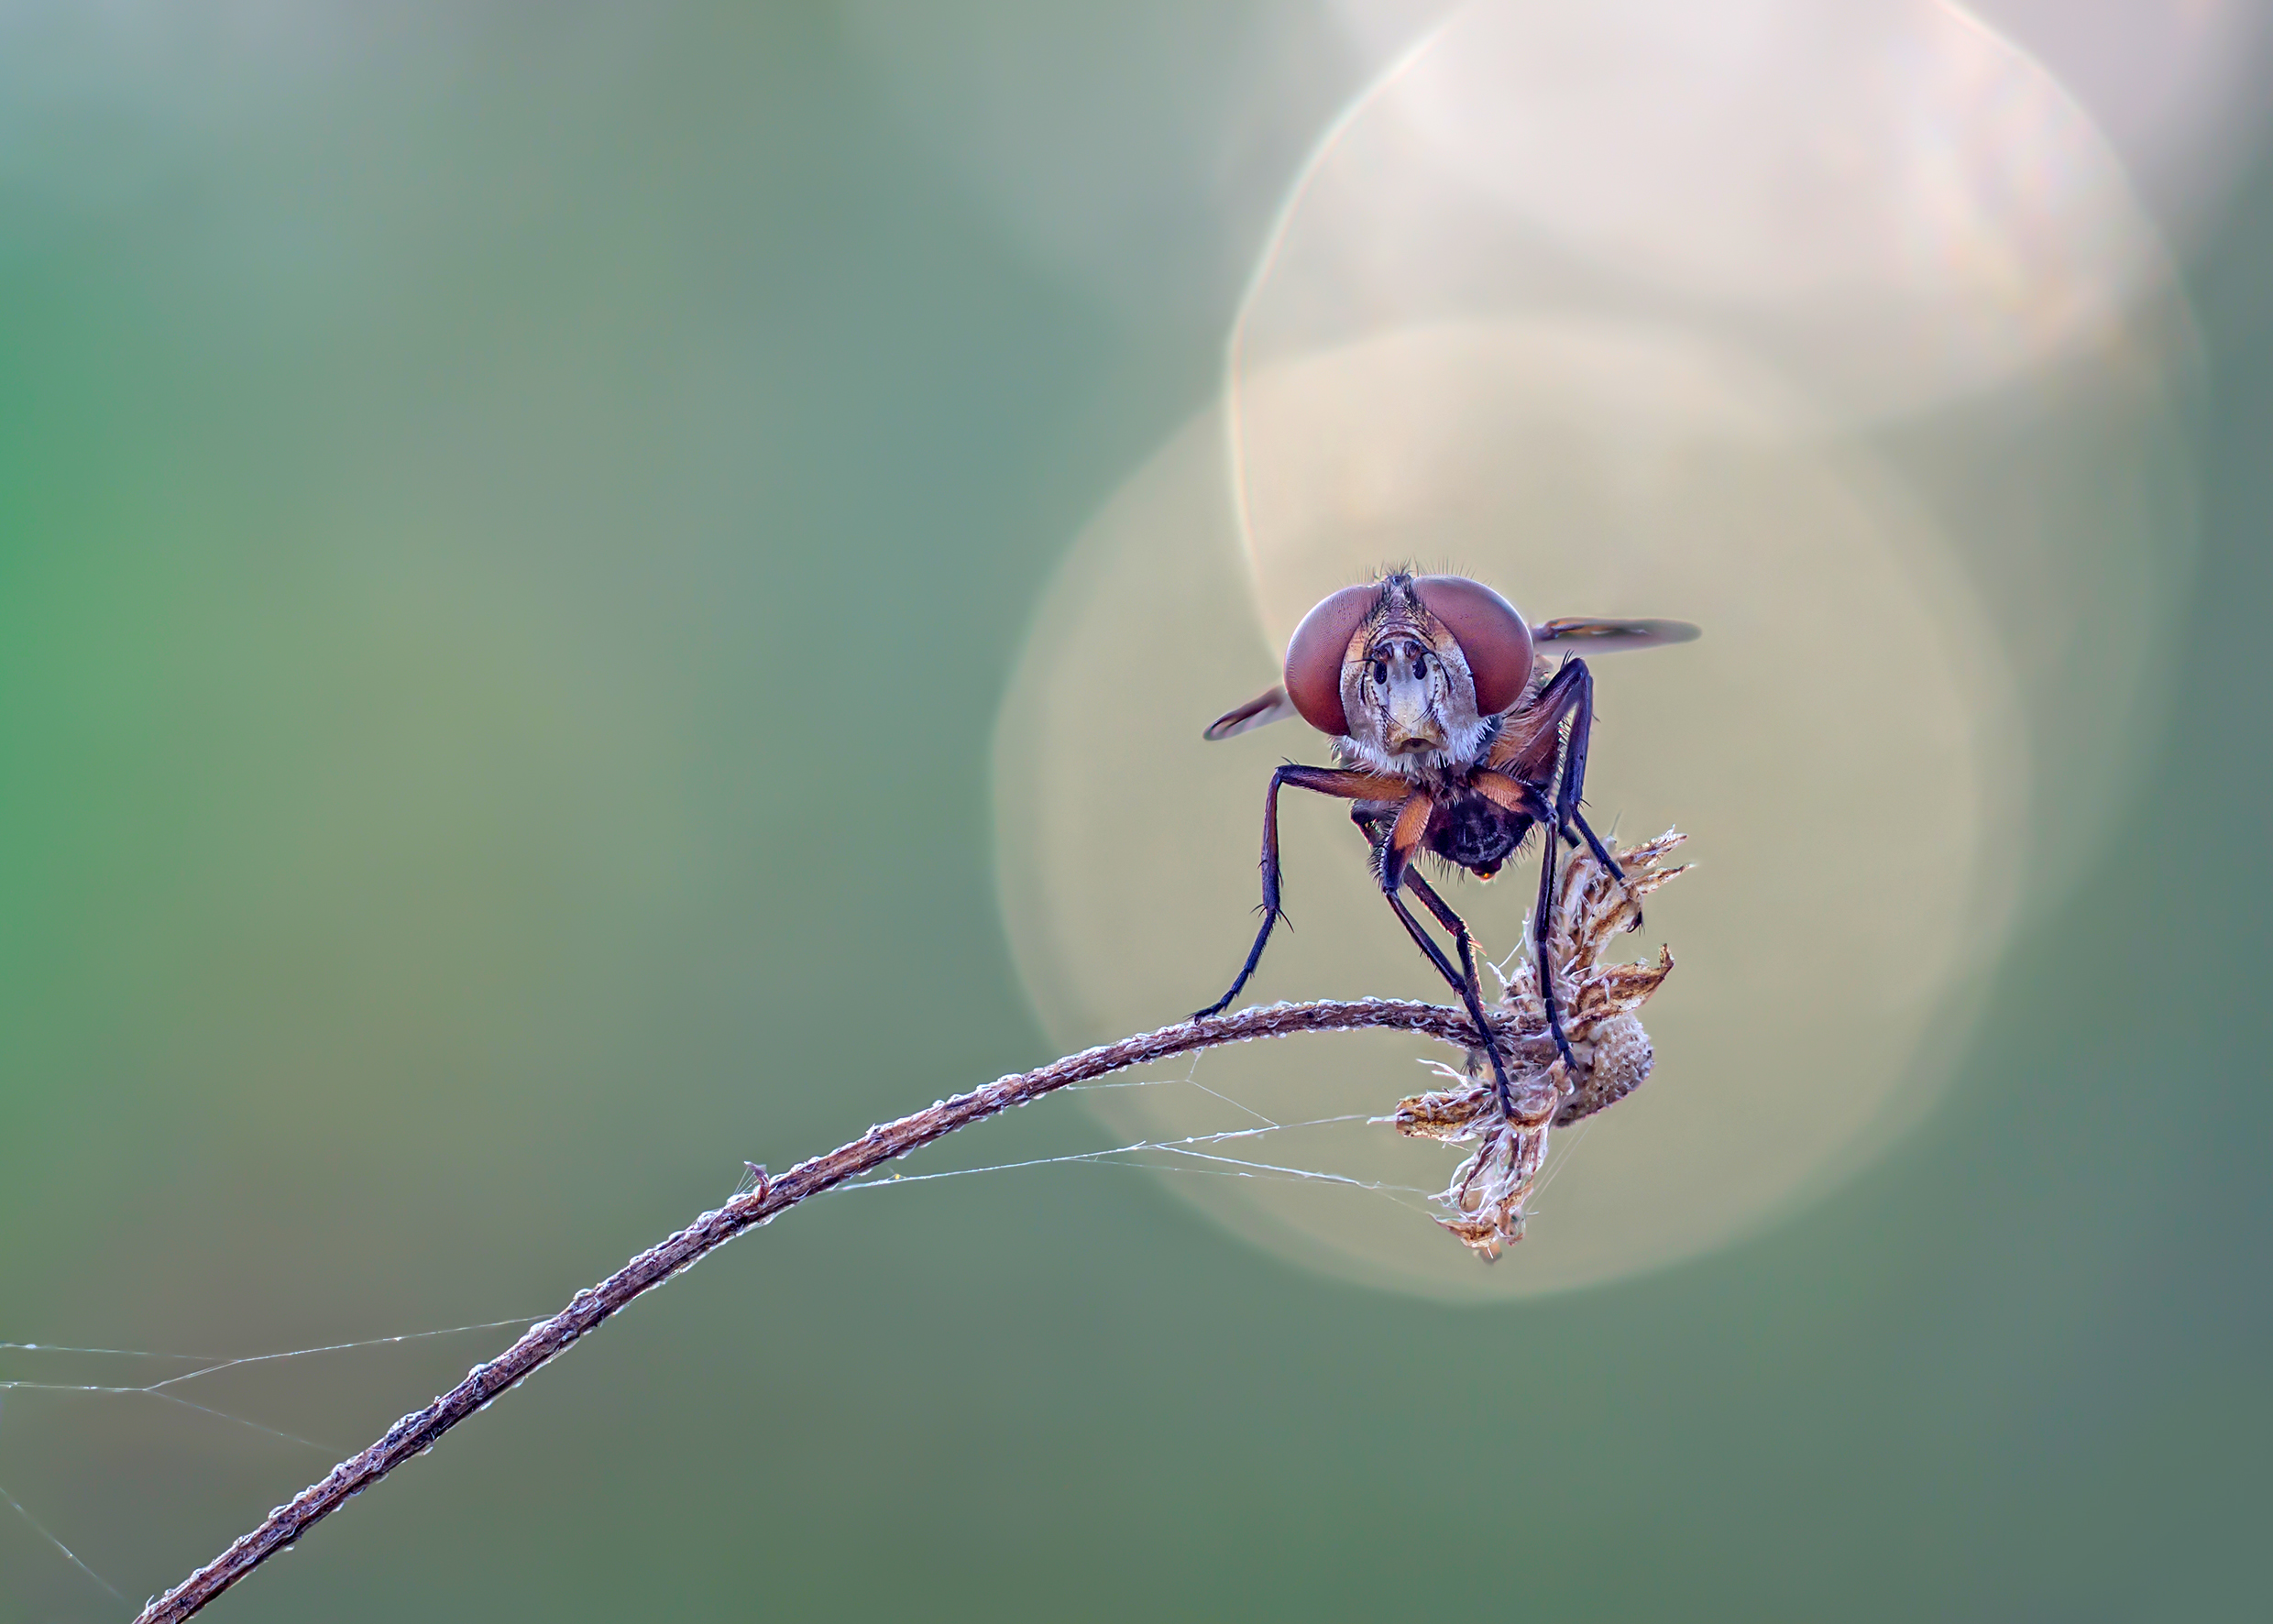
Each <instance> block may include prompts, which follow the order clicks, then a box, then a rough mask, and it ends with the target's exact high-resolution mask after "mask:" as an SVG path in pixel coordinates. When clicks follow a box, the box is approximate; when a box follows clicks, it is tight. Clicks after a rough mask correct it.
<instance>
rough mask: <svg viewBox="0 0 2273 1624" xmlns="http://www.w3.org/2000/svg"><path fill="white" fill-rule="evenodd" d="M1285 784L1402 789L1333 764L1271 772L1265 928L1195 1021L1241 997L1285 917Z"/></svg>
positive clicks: (1359, 794)
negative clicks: (1281, 815) (1282, 893)
mask: <svg viewBox="0 0 2273 1624" xmlns="http://www.w3.org/2000/svg"><path fill="white" fill-rule="evenodd" d="M1282 784H1291V785H1294V786H1295V787H1296V788H1297V789H1309V790H1315V791H1317V792H1318V793H1319V794H1320V795H1328V796H1346V797H1348V798H1350V799H1352V800H1359V799H1364V798H1366V797H1367V796H1378V795H1379V794H1380V793H1381V792H1382V790H1383V789H1384V787H1390V788H1392V789H1394V790H1396V791H1398V792H1400V793H1401V790H1402V785H1399V784H1398V782H1397V781H1396V780H1394V779H1387V780H1385V779H1381V778H1378V777H1375V776H1374V775H1372V774H1367V773H1344V772H1337V771H1335V770H1334V769H1333V768H1330V767H1305V766H1301V765H1298V764H1297V763H1293V762H1289V763H1286V764H1285V765H1284V766H1282V767H1280V768H1279V770H1278V771H1277V772H1276V773H1273V774H1271V775H1270V788H1269V789H1268V791H1266V792H1265V793H1264V796H1263V864H1262V866H1263V906H1262V914H1263V927H1262V928H1261V929H1260V930H1257V932H1256V933H1255V945H1254V946H1253V947H1252V948H1249V949H1247V961H1246V963H1245V964H1242V965H1241V966H1240V967H1239V977H1238V979H1237V980H1236V981H1235V982H1232V983H1231V988H1230V990H1229V991H1228V992H1226V993H1224V995H1223V996H1222V997H1221V998H1218V999H1217V1000H1216V1001H1215V1002H1214V1003H1213V1004H1209V1005H1208V1006H1207V1007H1206V1008H1205V1009H1202V1010H1198V1011H1195V1012H1194V1013H1193V1015H1192V1017H1191V1018H1192V1019H1193V1020H1195V1021H1197V1020H1204V1019H1206V1018H1207V1017H1208V1016H1209V1015H1221V1014H1223V1013H1224V1010H1226V1009H1228V1008H1229V1007H1230V1006H1231V1001H1232V1000H1233V999H1235V998H1236V997H1238V996H1239V989H1240V988H1242V987H1244V986H1246V984H1247V979H1248V978H1249V977H1250V976H1252V975H1254V973H1255V967H1256V966H1257V964H1260V963H1261V962H1262V961H1263V949H1264V948H1265V947H1266V946H1268V943H1269V941H1270V932H1271V927H1273V926H1275V925H1277V924H1278V923H1279V920H1280V919H1282V918H1284V917H1285V916H1286V914H1285V910H1284V909H1282V908H1280V907H1279V785H1282Z"/></svg>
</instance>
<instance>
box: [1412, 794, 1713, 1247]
mask: <svg viewBox="0 0 2273 1624" xmlns="http://www.w3.org/2000/svg"><path fill="white" fill-rule="evenodd" d="M1682 839H1683V837H1682V836H1681V835H1679V834H1676V833H1675V832H1674V831H1673V830H1671V829H1668V830H1666V831H1665V832H1664V834H1662V835H1660V836H1658V838H1657V839H1654V840H1649V841H1645V842H1643V843H1642V845H1639V846H1635V847H1632V848H1631V849H1629V850H1624V851H1621V852H1618V853H1617V855H1618V858H1619V861H1620V864H1621V865H1622V866H1623V867H1624V869H1625V871H1626V882H1625V883H1624V884H1620V883H1619V881H1618V880H1617V878H1616V877H1615V876H1613V875H1612V874H1611V873H1610V872H1609V871H1608V870H1607V869H1605V868H1604V867H1603V866H1602V865H1601V864H1600V863H1598V862H1597V861H1595V860H1594V858H1593V857H1592V855H1591V854H1589V853H1587V852H1586V851H1584V850H1581V851H1578V852H1576V853H1574V854H1573V856H1572V859H1571V862H1570V866H1569V867H1568V868H1567V869H1566V870H1565V872H1564V873H1563V874H1562V876H1561V881H1562V883H1561V886H1560V888H1559V889H1558V890H1557V892H1556V893H1555V899H1554V918H1553V919H1552V920H1551V921H1550V922H1549V932H1550V935H1549V942H1548V962H1549V963H1551V964H1552V965H1553V966H1554V971H1555V986H1554V991H1555V998H1556V1002H1557V1003H1558V1004H1560V1005H1561V1007H1562V1008H1563V1009H1564V1010H1565V1012H1566V1013H1565V1016H1564V1029H1565V1032H1566V1033H1567V1034H1568V1036H1569V1037H1570V1040H1571V1052H1572V1054H1573V1056H1574V1057H1575V1058H1576V1060H1577V1061H1578V1072H1577V1075H1576V1077H1573V1076H1571V1075H1570V1074H1569V1070H1568V1068H1566V1067H1565V1065H1564V1063H1563V1061H1562V1059H1561V1058H1560V1057H1559V1056H1557V1055H1556V1054H1555V1052H1554V1043H1553V1042H1552V1041H1551V1040H1550V1039H1549V1037H1548V1036H1547V1015H1546V1010H1545V1008H1544V1006H1543V1004H1542V1003H1541V1001H1540V997H1539V967H1538V965H1537V963H1536V962H1534V961H1531V960H1526V961H1525V962H1523V963H1521V964H1520V965H1519V966H1518V967H1517V968H1516V971H1515V973H1514V974H1513V975H1512V976H1511V977H1509V978H1506V987H1505V990H1504V991H1503V992H1502V993H1501V994H1500V1000H1499V1011H1497V1012H1495V1013H1503V1012H1504V1013H1506V1014H1508V1015H1511V1016H1512V1017H1513V1018H1512V1020H1511V1021H1510V1024H1509V1026H1506V1027H1502V1028H1500V1031H1499V1042H1500V1044H1501V1052H1502V1054H1503V1055H1504V1056H1505V1057H1506V1059H1507V1063H1508V1070H1509V1076H1510V1081H1511V1082H1512V1084H1513V1087H1512V1095H1513V1099H1514V1103H1515V1109H1514V1112H1513V1114H1511V1115H1503V1114H1501V1112H1500V1110H1499V1093H1498V1091H1497V1090H1496V1089H1495V1088H1494V1087H1493V1085H1492V1082H1491V1081H1490V1080H1489V1078H1488V1077H1486V1078H1484V1079H1482V1080H1481V1081H1479V1080H1478V1079H1477V1077H1476V1076H1475V1075H1474V1073H1475V1072H1476V1071H1477V1070H1480V1069H1482V1068H1481V1064H1480V1063H1481V1061H1482V1059H1483V1056H1482V1055H1481V1054H1480V1053H1478V1054H1476V1055H1473V1056H1471V1058H1470V1066H1469V1071H1470V1075H1468V1076H1466V1077H1464V1076H1461V1075H1460V1074H1458V1073H1456V1072H1453V1071H1450V1070H1444V1068H1441V1067H1440V1068H1439V1070H1444V1075H1445V1076H1446V1077H1447V1078H1449V1079H1451V1080H1452V1081H1454V1083H1455V1087H1452V1088H1449V1089H1445V1090H1443V1091H1441V1092H1435V1093H1427V1094H1417V1095H1415V1096H1414V1097H1413V1098H1411V1099H1410V1100H1405V1101H1402V1102H1400V1103H1399V1105H1398V1107H1397V1110H1396V1112H1395V1113H1394V1114H1392V1115H1391V1116H1390V1117H1389V1121H1390V1122H1391V1123H1392V1124H1393V1125H1395V1126H1396V1128H1397V1131H1398V1132H1399V1133H1400V1134H1405V1135H1409V1136H1411V1137H1414V1138H1419V1139H1440V1140H1443V1141H1444V1143H1446V1144H1448V1145H1461V1144H1466V1143H1468V1142H1470V1141H1472V1140H1473V1141H1480V1142H1479V1143H1477V1148H1476V1151H1475V1153H1474V1154H1473V1155H1471V1156H1470V1157H1469V1158H1467V1160H1466V1161H1464V1162H1462V1163H1461V1164H1460V1166H1459V1168H1458V1169H1456V1170H1455V1172H1454V1174H1453V1179H1452V1183H1451V1185H1450V1187H1449V1188H1447V1189H1446V1190H1445V1191H1444V1193H1443V1194H1442V1195H1440V1196H1438V1197H1437V1198H1436V1199H1437V1200H1438V1201H1439V1202H1443V1203H1444V1206H1445V1207H1446V1208H1448V1209H1449V1210H1450V1214H1451V1215H1450V1216H1448V1217H1444V1218H1440V1219H1438V1220H1437V1222H1438V1223H1442V1224H1443V1225H1444V1227H1445V1228H1446V1229H1449V1230H1450V1231H1452V1233H1453V1234H1455V1235H1457V1236H1459V1238H1460V1240H1461V1242H1462V1244H1463V1245H1466V1246H1467V1247H1469V1248H1470V1249H1471V1250H1472V1251H1474V1252H1475V1253H1476V1254H1477V1256H1481V1257H1483V1258H1486V1259H1487V1260H1488V1259H1491V1258H1495V1257H1497V1256H1499V1253H1500V1249H1501V1248H1502V1247H1503V1246H1505V1245H1508V1244H1509V1243H1510V1242H1513V1241H1520V1240H1521V1239H1522V1238H1523V1217H1524V1212H1523V1203H1524V1202H1525V1201H1527V1200H1528V1199H1529V1198H1530V1196H1531V1192H1532V1185H1533V1184H1534V1183H1536V1182H1537V1180H1538V1178H1539V1169H1540V1168H1541V1167H1542V1166H1543V1164H1544V1163H1545V1161H1546V1158H1547V1136H1548V1135H1549V1134H1550V1133H1551V1132H1552V1131H1553V1130H1554V1129H1555V1128H1558V1127H1563V1126H1566V1125H1569V1124H1571V1123H1575V1122H1577V1121H1578V1120H1580V1119H1581V1118H1582V1117H1587V1116H1591V1115H1593V1114H1595V1113H1596V1112H1598V1111H1600V1110H1602V1109H1603V1108H1604V1107H1605V1106H1609V1105H1614V1104H1616V1103H1618V1102H1619V1101H1620V1100H1622V1099H1624V1098H1625V1097H1626V1096H1627V1095H1628V1094H1630V1093H1631V1092H1633V1091H1634V1090H1635V1089H1637V1088H1640V1087H1641V1086H1642V1081H1643V1080H1644V1079H1645V1078H1647V1077H1648V1076H1649V1074H1650V1061H1651V1058H1652V1057H1651V1053H1650V1038H1649V1034H1647V1033H1646V1032H1644V1031H1643V1030H1642V1022H1641V1019H1640V1018H1639V1017H1638V1016H1637V1015H1635V1013H1634V1012H1635V1011H1636V1010H1638V1009H1640V1008H1641V1007H1642V1004H1644V1003H1646V1002H1647V1001H1648V1000H1649V996H1650V994H1651V993H1654V992H1656V991H1657V989H1658V986H1659V984H1660V983H1661V982H1664V979H1665V977H1666V976H1667V974H1669V973H1670V972H1671V971H1672V970H1673V967H1674V960H1673V954H1672V953H1671V952H1669V951H1667V950H1666V949H1664V948H1660V949H1658V955H1657V962H1656V963H1654V964H1651V963H1646V962H1644V963H1632V964H1624V963H1610V964H1605V963H1603V962H1602V956H1603V954H1604V953H1605V952H1607V951H1608V950H1609V943H1610V938H1612V937H1613V936H1615V935H1618V934H1619V933H1620V932H1621V931H1626V930H1631V929H1632V928H1633V927H1634V926H1635V925H1636V924H1637V923H1639V921H1640V917H1641V911H1640V906H1639V905H1640V901H1641V899H1642V897H1644V896H1647V895H1648V894H1650V893H1651V892H1653V891H1654V890H1656V889H1657V888H1658V887H1659V886H1660V885H1663V884H1664V883H1665V882H1666V881H1668V880H1670V879H1672V878H1673V877H1674V876H1675V874H1678V873H1681V872H1684V870H1683V868H1682V867H1675V868H1664V867H1662V866H1660V865H1661V863H1662V861H1663V860H1664V856H1665V854H1666V853H1667V852H1669V851H1671V850H1673V849H1674V848H1675V847H1676V846H1678V845H1680V844H1681V841H1682ZM1613 850H1615V848H1613ZM1685 866H1686V865H1685ZM1526 934H1527V935H1528V933H1526Z"/></svg>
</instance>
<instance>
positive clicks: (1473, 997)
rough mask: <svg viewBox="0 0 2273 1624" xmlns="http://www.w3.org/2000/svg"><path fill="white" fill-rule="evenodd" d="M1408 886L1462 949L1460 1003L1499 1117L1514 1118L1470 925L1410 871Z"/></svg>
mask: <svg viewBox="0 0 2273 1624" xmlns="http://www.w3.org/2000/svg"><path fill="white" fill-rule="evenodd" d="M1405 884H1406V886H1407V887H1408V888H1409V889H1410V890H1411V892H1412V894H1414V895H1415V896H1418V897H1419V898H1420V899H1421V901H1422V905H1423V906H1425V907H1426V908H1427V909H1428V910H1429V912H1430V913H1432V914H1434V915H1435V916H1436V922H1437V923H1438V924H1439V925H1442V926H1443V927H1444V928H1445V930H1446V931H1448V932H1449V933H1450V934H1451V936H1452V938H1453V940H1455V942H1457V943H1458V944H1459V946H1460V975H1461V979H1460V980H1459V981H1458V982H1455V983H1454V984H1455V986H1457V987H1458V988H1459V990H1460V998H1461V1002H1462V1003H1464V1004H1466V1005H1467V1006H1468V1018H1469V1019H1470V1020H1472V1021H1474V1022H1475V1023H1476V1029H1477V1033H1478V1034H1479V1035H1480V1036H1481V1037H1482V1038H1483V1040H1484V1052H1485V1053H1486V1054H1488V1055H1489V1056H1490V1057H1491V1068H1492V1082H1493V1085H1494V1086H1495V1087H1496V1088H1497V1089H1498V1090H1499V1110H1500V1114H1502V1115H1506V1116H1512V1115H1514V1114H1515V1100H1514V1097H1513V1095H1512V1093H1511V1092H1510V1089H1509V1085H1508V1067H1507V1062H1506V1061H1504V1060H1503V1059H1500V1057H1499V1039H1498V1038H1496V1037H1493V1036H1492V1029H1491V1027H1490V1026H1489V1025H1488V1023H1487V1022H1486V1021H1485V1019H1484V983H1483V981H1482V979H1481V978H1480V977H1479V976H1478V975H1477V971H1476V938H1475V936H1474V935H1473V934H1472V933H1471V932H1470V931H1469V929H1468V922H1467V921H1466V919H1463V918H1462V917H1461V916H1459V915H1458V914H1456V913H1455V912H1453V910H1452V905H1450V904H1449V903H1447V902H1445V900H1444V898H1443V897H1441V896H1439V895H1437V894H1436V888H1435V887H1434V886H1433V885H1431V884H1430V883H1428V882H1427V881H1426V880H1424V879H1422V877H1421V876H1420V875H1419V874H1417V873H1415V872H1412V871H1411V870H1410V869H1408V870H1406V872H1405ZM1389 905H1390V906H1392V907H1396V908H1397V912H1398V916H1399V917H1400V918H1401V919H1403V920H1404V921H1405V928H1406V929H1408V930H1410V931H1411V932H1412V933H1413V935H1414V937H1415V938H1417V939H1421V941H1422V946H1424V947H1427V948H1428V949H1429V950H1430V953H1431V955H1432V957H1435V958H1436V959H1437V968H1438V969H1439V970H1443V969H1445V968H1447V966H1446V965H1445V964H1444V960H1443V959H1442V957H1441V956H1439V955H1437V954H1436V951H1435V948H1434V946H1433V944H1431V943H1429V942H1428V941H1427V940H1426V939H1425V938H1422V937H1421V927H1420V925H1419V924H1418V923H1417V922H1416V921H1415V920H1414V919H1413V917H1412V916H1411V915H1410V914H1408V913H1406V912H1405V910H1404V909H1403V908H1402V907H1400V906H1398V903H1397V897H1396V896H1395V894H1391V895H1390V897H1389Z"/></svg>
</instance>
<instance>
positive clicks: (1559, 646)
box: [1532, 615, 1700, 654]
mask: <svg viewBox="0 0 2273 1624" xmlns="http://www.w3.org/2000/svg"><path fill="white" fill-rule="evenodd" d="M1699 635H1700V633H1699V631H1698V629H1697V627H1695V626H1692V625H1690V624H1689V622H1688V621H1686V620H1589V619H1587V618H1586V617H1584V616H1576V615H1575V616H1571V617H1569V618H1567V619H1565V620H1549V621H1548V622H1547V623H1546V624H1545V625H1543V626H1534V627H1532V642H1533V643H1534V644H1535V645H1536V646H1538V647H1539V648H1540V649H1541V650H1543V651H1559V652H1563V653H1573V654H1616V653H1624V652H1625V651H1626V650H1628V649H1654V648H1663V647H1664V646H1665V645H1666V644H1667V643H1675V642H1695V641H1696V639H1697V637H1698V636H1699Z"/></svg>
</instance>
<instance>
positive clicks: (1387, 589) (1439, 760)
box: [1340, 576, 1488, 778]
mask: <svg viewBox="0 0 2273 1624" xmlns="http://www.w3.org/2000/svg"><path fill="white" fill-rule="evenodd" d="M1341 664H1342V669H1341V673H1340V675H1341V685H1340V686H1341V696H1340V697H1341V701H1342V714H1343V716H1344V718H1345V720H1346V722H1347V732H1346V737H1347V738H1348V740H1349V741H1350V744H1351V746H1352V753H1354V754H1355V755H1356V757H1357V758H1358V759H1359V760H1361V761H1364V762H1366V763H1367V764H1369V765H1371V766H1373V767H1375V768H1376V769H1378V770H1386V771H1389V772H1393V773H1396V774H1399V775H1400V777H1406V778H1424V777H1430V776H1433V775H1436V774H1444V773H1448V772H1458V771H1460V770H1463V769H1465V768H1466V767H1467V766H1469V765H1472V764H1473V763H1475V761H1476V760H1477V756H1478V755H1479V754H1480V753H1481V752H1482V750H1483V747H1484V744H1485V742H1486V740H1487V735H1488V728H1487V727H1486V726H1485V719H1484V715H1483V714H1482V713H1481V711H1480V710H1479V708H1478V707H1477V699H1476V678H1475V675H1474V674H1473V673H1472V672H1471V671H1470V669H1469V666H1468V662H1467V657H1466V653H1465V651H1463V649H1462V648H1461V646H1460V640H1459V639H1458V638H1457V637H1456V636H1455V635H1454V634H1453V631H1452V630H1451V628H1450V627H1448V626H1446V625H1445V624H1444V621H1443V620H1440V619H1439V618H1438V617H1437V616H1435V615H1433V614H1432V613H1430V612H1429V609H1428V608H1427V606H1426V605H1425V604H1424V603H1423V602H1422V599H1421V597H1420V595H1419V594H1418V593H1417V592H1416V591H1415V590H1414V589H1413V587H1412V584H1411V577H1409V576H1390V577H1389V580H1388V581H1386V582H1385V583H1384V584H1383V589H1382V592H1381V594H1380V598H1379V600H1378V603H1377V604H1376V605H1375V606H1374V608H1373V612H1372V613H1370V614H1368V615H1367V617H1366V618H1365V620H1363V621H1362V622H1361V623H1360V624H1359V625H1358V626H1357V628H1356V631H1355V632H1354V633H1353V634H1352V635H1351V637H1350V639H1349V642H1348V643H1347V644H1346V645H1345V649H1344V653H1343V658H1342V663H1341Z"/></svg>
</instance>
